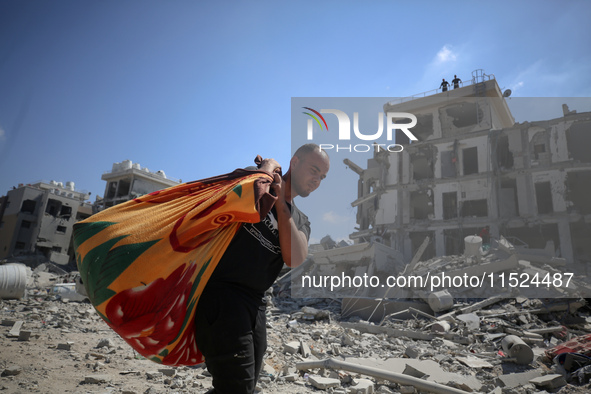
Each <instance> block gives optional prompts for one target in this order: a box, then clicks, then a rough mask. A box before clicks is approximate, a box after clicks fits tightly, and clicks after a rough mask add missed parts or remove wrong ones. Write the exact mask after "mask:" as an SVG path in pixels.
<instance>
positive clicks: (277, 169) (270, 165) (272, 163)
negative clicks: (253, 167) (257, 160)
mask: <svg viewBox="0 0 591 394" xmlns="http://www.w3.org/2000/svg"><path fill="white" fill-rule="evenodd" d="M259 170H263V171H267V172H268V173H269V174H279V176H281V165H279V163H277V160H275V159H263V160H262V161H261V164H259Z"/></svg>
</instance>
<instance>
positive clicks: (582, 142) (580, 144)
mask: <svg viewBox="0 0 591 394" xmlns="http://www.w3.org/2000/svg"><path fill="white" fill-rule="evenodd" d="M565 128H567V129H566V132H565V131H564V129H565ZM552 129H553V131H554V129H557V130H556V138H557V139H558V138H560V139H561V140H560V141H559V142H560V143H562V144H563V145H559V146H566V145H567V144H564V143H563V141H562V139H564V138H566V140H567V141H568V151H569V152H570V154H569V158H571V159H572V160H574V161H575V162H577V163H591V155H589V146H591V122H580V123H576V124H572V122H564V124H559V125H556V126H554V127H553V128H552ZM561 153H562V151H561ZM565 154H566V152H564V153H563V154H562V156H561V157H564V155H565ZM564 160H567V159H564Z"/></svg>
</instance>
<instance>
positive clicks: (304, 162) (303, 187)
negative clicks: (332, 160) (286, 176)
mask: <svg viewBox="0 0 591 394" xmlns="http://www.w3.org/2000/svg"><path fill="white" fill-rule="evenodd" d="M291 167H292V179H291V188H292V189H293V190H294V191H295V192H296V193H297V194H298V196H302V197H308V196H309V195H310V193H312V192H313V191H314V190H316V189H318V186H320V182H322V180H323V179H324V178H326V174H327V173H328V169H329V167H330V164H329V160H328V156H327V155H326V154H324V153H322V152H320V151H314V152H310V153H308V154H306V155H303V156H301V157H298V156H294V157H293V158H292V163H291Z"/></svg>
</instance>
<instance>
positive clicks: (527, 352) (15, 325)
mask: <svg viewBox="0 0 591 394" xmlns="http://www.w3.org/2000/svg"><path fill="white" fill-rule="evenodd" d="M61 279H63V278H58V279H55V278H54V277H51V280H48V281H47V280H46V281H45V287H39V286H34V287H32V288H29V289H28V291H27V296H26V297H25V298H22V299H17V300H0V338H2V351H1V352H0V375H1V377H0V391H5V392H10V393H19V392H20V393H25V392H26V393H29V392H39V393H57V392H75V393H93V392H97V393H98V392H100V393H106V392H109V393H127V394H132V393H136V394H139V393H195V392H206V391H207V390H208V389H209V388H211V377H210V376H209V374H208V373H207V370H206V369H205V367H204V365H199V366H194V367H178V368H172V367H167V366H162V365H159V364H156V363H154V362H152V361H149V360H146V359H144V358H143V357H141V356H139V355H138V354H137V353H135V352H134V351H133V349H132V348H131V347H129V346H128V345H127V344H126V343H125V342H124V341H123V340H122V339H121V338H120V337H119V336H117V335H116V334H115V333H114V332H113V331H112V330H111V329H110V328H109V327H108V326H107V324H106V323H105V322H104V321H102V319H100V317H99V316H98V314H97V313H96V312H95V311H94V309H93V308H92V306H91V305H90V304H89V303H88V301H85V300H77V299H73V298H75V297H71V293H69V292H67V293H65V292H59V291H58V292H56V291H54V290H53V289H54V288H55V287H56V283H57V282H59V281H60V280H61ZM56 281H57V282H56ZM37 283H41V281H40V280H38V281H37ZM278 288H279V286H275V290H276V291H277V290H278ZM277 294H278V295H276V296H274V295H273V293H271V292H269V293H268V307H267V315H268V349H267V352H266V357H265V365H264V368H263V371H262V373H261V376H260V379H259V383H258V390H259V391H260V392H262V393H280V392H281V393H293V394H295V393H308V392H327V393H409V394H410V393H422V392H425V393H426V392H433V393H464V392H481V393H495V394H501V393H515V394H521V393H523V394H525V393H528V394H529V393H544V392H548V393H550V392H558V393H587V392H591V383H590V379H591V334H590V333H591V315H590V309H589V306H588V305H587V303H586V300H585V299H557V300H543V299H532V298H525V297H520V296H517V297H515V296H507V295H502V294H499V295H496V296H493V297H489V298H486V299H478V300H476V299H454V300H453V302H454V303H453V304H452V305H451V306H450V307H449V308H448V309H446V310H445V311H441V312H439V313H432V312H431V313H429V312H425V311H423V310H419V309H417V308H414V307H412V306H411V307H408V308H406V309H404V310H399V311H397V312H394V313H389V314H386V315H384V316H383V318H382V319H381V320H379V321H374V322H368V321H366V320H362V319H361V318H359V317H354V316H349V317H343V313H342V303H341V301H340V300H336V299H327V298H291V297H289V296H287V295H286V294H285V292H282V293H277ZM68 297H71V298H68Z"/></svg>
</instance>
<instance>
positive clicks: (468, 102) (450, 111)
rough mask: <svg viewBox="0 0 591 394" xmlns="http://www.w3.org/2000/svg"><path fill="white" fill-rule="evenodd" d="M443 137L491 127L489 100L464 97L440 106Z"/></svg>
mask: <svg viewBox="0 0 591 394" xmlns="http://www.w3.org/2000/svg"><path fill="white" fill-rule="evenodd" d="M439 119H440V122H441V130H442V136H443V137H455V136H458V135H462V134H466V133H472V132H475V131H481V130H485V129H488V128H490V127H491V125H492V120H491V110H490V102H489V101H488V100H479V99H468V98H466V99H464V100H462V101H461V102H454V103H453V104H451V105H446V106H442V107H441V108H439Z"/></svg>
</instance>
